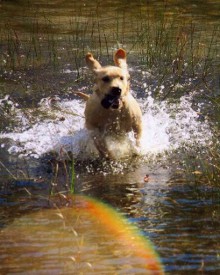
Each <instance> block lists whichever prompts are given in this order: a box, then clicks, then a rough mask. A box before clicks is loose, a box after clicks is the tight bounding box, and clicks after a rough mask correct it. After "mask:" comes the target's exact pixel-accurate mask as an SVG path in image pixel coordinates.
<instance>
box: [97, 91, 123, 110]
mask: <svg viewBox="0 0 220 275" xmlns="http://www.w3.org/2000/svg"><path fill="white" fill-rule="evenodd" d="M120 102H121V98H120V96H115V95H111V94H108V95H106V96H105V97H104V98H103V100H102V101H101V104H102V106H103V107H104V108H105V109H109V108H112V109H118V108H119V106H120Z"/></svg>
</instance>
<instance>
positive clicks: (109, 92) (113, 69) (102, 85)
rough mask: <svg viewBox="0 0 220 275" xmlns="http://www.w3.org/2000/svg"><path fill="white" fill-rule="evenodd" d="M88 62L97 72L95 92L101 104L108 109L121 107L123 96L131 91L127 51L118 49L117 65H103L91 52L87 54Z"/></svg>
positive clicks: (95, 72)
mask: <svg viewBox="0 0 220 275" xmlns="http://www.w3.org/2000/svg"><path fill="white" fill-rule="evenodd" d="M86 63H87V65H88V67H89V68H90V69H91V70H92V71H93V72H94V74H95V80H96V84H95V88H94V90H95V92H96V94H97V95H98V97H99V98H100V103H101V105H102V106H103V107H104V108H106V109H108V108H112V109H119V108H121V107H122V105H123V98H124V97H126V95H127V94H128V92H129V78H130V77H129V73H128V69H127V62H126V52H125V51H124V50H123V49H119V50H117V52H116V53H115V55H114V63H115V66H105V67H102V66H101V65H100V63H99V62H98V61H97V60H96V59H94V57H93V55H92V54H91V53H88V54H87V55H86Z"/></svg>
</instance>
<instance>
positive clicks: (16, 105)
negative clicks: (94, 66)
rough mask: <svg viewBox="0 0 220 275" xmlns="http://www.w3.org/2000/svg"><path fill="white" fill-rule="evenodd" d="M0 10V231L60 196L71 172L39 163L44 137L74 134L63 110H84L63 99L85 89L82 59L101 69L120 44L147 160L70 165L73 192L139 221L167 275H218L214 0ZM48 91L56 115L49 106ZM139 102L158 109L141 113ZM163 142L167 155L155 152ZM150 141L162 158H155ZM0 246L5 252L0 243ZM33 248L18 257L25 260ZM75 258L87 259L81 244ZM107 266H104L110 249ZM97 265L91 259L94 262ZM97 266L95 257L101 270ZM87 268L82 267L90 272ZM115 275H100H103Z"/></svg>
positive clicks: (9, 4) (219, 13)
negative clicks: (55, 100) (89, 55)
mask: <svg viewBox="0 0 220 275" xmlns="http://www.w3.org/2000/svg"><path fill="white" fill-rule="evenodd" d="M0 14H1V16H0V27H1V31H0V100H1V101H0V129H1V139H0V142H1V143H0V145H1V147H0V175H1V183H0V187H1V189H0V206H1V207H0V225H1V227H2V228H4V234H6V236H7V230H6V231H5V228H7V226H9V233H8V234H9V235H10V234H12V230H13V229H11V228H13V226H15V227H16V226H17V224H19V222H20V224H21V225H22V223H23V222H25V219H26V218H25V217H26V214H31V215H34V213H38V210H40V209H44V208H46V209H48V208H50V207H51V204H50V203H49V202H48V198H49V196H50V195H52V194H56V193H58V192H61V193H68V192H69V190H70V182H71V174H72V172H71V164H69V163H68V162H67V163H65V162H63V161H61V162H57V161H56V160H55V159H53V158H52V156H51V154H49V156H45V155H44V153H46V151H47V149H48V148H49V149H51V146H50V144H49V143H50V142H48V139H44V138H45V136H47V133H48V131H51V133H52V134H53V133H54V132H53V130H52V128H50V125H51V124H52V126H54V125H55V126H56V127H58V129H59V131H60V132H59V133H61V134H62V133H64V135H67V132H65V128H66V127H70V131H69V132H68V135H71V134H72V135H73V133H75V131H78V130H79V128H80V127H82V125H83V124H82V122H80V123H79V124H80V126H77V125H78V124H77V123H78V122H77V121H75V120H73V122H72V120H71V118H69V116H70V117H71V114H69V113H68V112H67V111H68V110H70V111H71V112H72V109H68V108H70V107H68V106H69V105H68V104H70V105H71V104H75V105H76V108H78V109H77V110H78V111H79V113H82V111H83V107H82V105H79V106H78V105H77V104H76V102H77V99H76V97H75V96H74V95H73V92H74V91H75V90H81V91H88V90H90V89H91V83H92V78H91V77H90V76H89V77H88V75H89V74H88V71H87V70H86V69H85V63H84V55H85V53H86V52H87V51H92V52H93V53H94V54H95V56H96V57H97V58H99V59H100V60H101V61H102V62H103V63H109V62H111V60H112V54H113V52H114V50H115V49H116V48H118V47H119V46H120V47H124V48H125V49H126V50H127V52H128V59H129V65H130V70H131V71H130V72H131V76H132V90H134V91H135V92H136V96H137V97H138V98H142V97H143V98H144V101H146V102H148V105H147V106H148V109H147V110H145V113H146V116H145V118H144V121H146V126H145V128H146V132H148V133H149V136H150V137H149V144H150V145H149V146H151V145H152V150H149V148H148V146H147V148H148V150H149V152H150V155H153V156H152V158H145V160H129V161H128V162H118V163H117V162H116V163H108V162H106V163H105V162H104V163H100V162H101V161H99V160H98V161H97V160H96V161H93V162H92V163H91V162H89V161H85V162H77V160H76V163H75V192H76V193H80V194H85V195H89V196H92V197H94V198H97V199H99V200H101V201H104V202H107V203H108V204H109V205H111V206H113V207H114V208H115V209H117V210H118V211H119V212H122V213H123V214H124V215H125V216H126V217H128V218H129V219H130V221H131V222H132V223H134V224H135V225H137V226H138V228H139V229H140V230H142V232H143V234H144V235H146V237H148V238H149V239H150V240H151V241H152V242H153V244H154V246H155V250H156V251H157V253H158V254H159V256H160V258H161V261H162V263H163V265H164V269H165V272H166V274H219V273H220V222H219V220H220V190H219V180H220V177H219V163H220V162H219V157H220V154H219V147H218V137H219V134H218V133H219V130H218V129H219V126H218V121H219V117H220V116H219V108H218V106H219V105H218V104H219V91H220V88H219V87H220V86H219V79H220V78H219V45H220V44H219V41H220V39H219V20H220V2H219V1H132V3H131V1H104V2H99V1H81V2H79V1H47V2H45V1H32V2H28V1H1V2H0ZM55 95H56V96H57V97H59V102H60V105H59V109H56V108H54V109H53V106H52V107H50V106H49V107H48V106H47V103H48V102H50V100H51V97H54V96H55ZM149 95H150V96H152V97H153V98H156V99H157V100H158V101H156V102H154V103H153V104H152V105H150V99H149V97H148V96H149ZM185 95H186V96H188V97H187V98H184V99H183V98H182V96H185ZM147 97H148V99H147ZM42 99H45V100H44V102H43V103H42V101H41V100H42ZM174 99H175V104H174V102H173V101H174ZM161 102H162V103H161ZM176 102H177V103H176ZM189 103H190V104H189ZM163 104H165V105H163ZM74 110H75V109H74ZM196 114H199V115H198V117H196ZM166 116H167V117H166ZM68 120H70V123H69V124H68V123H67V124H65V125H64V126H62V121H68ZM160 121H161V123H160ZM59 123H60V124H59ZM71 123H73V124H74V123H75V125H73V126H70V125H71ZM166 123H167V124H168V126H167V127H166V129H165V130H164V128H163V125H165V124H166ZM37 125H38V126H39V128H36V130H35V131H33V132H28V130H32V129H33V127H34V126H37ZM45 125H46V126H45ZM71 127H72V128H71ZM3 133H9V134H10V136H8V137H3V136H2V134H3ZM19 133H21V136H18V135H16V134H19ZM38 133H39V135H38ZM25 135H27V136H28V138H27V139H25ZM13 136H14V138H13ZM166 139H169V144H168V147H166V146H165V145H164V146H163V144H165V143H166ZM154 140H158V142H157V143H154ZM40 141H42V142H40ZM49 141H50V140H49ZM172 142H173V144H175V145H176V147H175V148H173V147H172V146H170V144H171V143H172ZM146 143H147V141H146ZM216 143H217V145H216ZM155 144H156V145H155ZM161 144H162V145H161ZM213 144H215V145H216V146H214V145H213ZM159 145H160V146H162V149H163V150H162V151H161V152H160V153H158V152H157V153H156V154H155V155H154V151H153V149H155V148H156V149H157V147H159ZM153 147H154V148H153ZM195 147H196V148H195ZM207 149H210V151H208V153H207ZM8 150H9V152H8ZM36 156H37V158H36ZM210 167H211V168H210ZM216 167H217V168H216ZM146 174H147V175H149V180H148V181H146V182H145V181H144V177H145V176H146ZM30 217H32V216H30ZM31 219H32V218H31ZM33 219H34V218H33ZM49 220H50V218H49V216H48V221H49ZM84 222H85V225H87V226H88V224H87V223H86V220H85V221H84ZM82 223H83V221H82ZM10 226H11V227H10ZM22 226H23V225H22ZM85 227H86V226H85ZM50 228H51V224H50V223H49V224H48V230H49V229H50ZM15 230H16V229H15ZM45 230H47V229H45ZM86 230H88V229H87V228H86ZM99 230H100V229H98V227H97V234H101V232H99ZM86 232H87V231H83V234H85V236H87V235H86V234H87V233H86ZM27 234H32V233H31V230H30V231H29V232H28V231H27ZM92 234H95V232H94V231H93V233H92ZM88 235H89V233H88ZM3 236H5V235H3ZM4 238H5V237H4ZM96 238H97V236H96ZM31 243H32V241H30V246H31ZM28 245H29V244H28ZM34 245H37V243H34ZM68 245H69V244H68ZM68 245H67V246H68ZM1 246H2V247H5V246H6V244H5V243H4V241H3V240H2V243H1ZM20 249H21V250H20ZM23 249H24V248H23ZM64 249H65V248H64ZM68 249H69V246H68ZM114 249H115V247H114ZM4 251H5V254H7V253H9V250H8V251H7V250H4ZM21 251H22V245H20V247H19V248H18V247H17V249H15V250H14V252H13V253H12V252H11V253H12V254H13V256H14V257H18V256H20V255H21ZM32 252H33V251H29V250H25V253H27V254H26V256H27V257H28V256H29V254H28V253H30V257H31V255H32V254H31V253H32ZM16 253H17V254H18V255H16ZM41 253H43V252H42V251H41ZM84 255H87V256H88V258H89V257H90V256H91V255H92V252H91V251H90V249H89V247H87V248H86V250H85V251H84ZM45 258H46V259H47V260H48V262H46V264H47V267H46V268H48V270H52V269H51V266H50V259H48V258H47V254H46V253H45ZM106 258H107V259H108V260H109V261H110V262H111V260H112V265H114V259H115V258H112V254H111V253H110V252H109V254H107V255H106ZM119 259H120V257H119ZM25 260H26V258H25ZM99 260H100V258H99V257H98V256H97V258H96V259H95V261H96V262H98V261H99ZM115 260H116V259H115ZM8 261H9V262H10V257H9V258H8ZM106 261H107V260H106ZM88 262H89V260H88ZM11 263H13V261H11ZM104 263H105V261H104ZM6 265H8V264H7V261H6V262H5V266H3V267H2V270H3V271H4V270H7V273H10V272H12V270H13V266H12V269H11V271H10V265H9V267H7V268H9V269H4V268H5V267H6ZM107 266H108V268H110V267H109V265H108V264H106V266H105V265H103V262H101V261H100V270H106V269H105V268H106V267H107ZM87 268H88V265H87V267H85V268H84V267H82V269H81V270H83V272H88V269H87ZM26 272H29V273H31V269H30V270H28V269H27V270H26ZM54 272H55V271H54ZM100 272H101V271H100ZM113 272H114V270H111V269H109V272H108V271H106V273H105V274H114V273H113ZM115 272H116V271H115ZM32 273H34V271H33V270H32ZM42 274H43V273H42ZM103 274H104V273H103ZM119 274H121V273H119ZM131 274H132V273H131ZM133 274H134V273H133ZM137 274H143V271H140V273H138V272H137Z"/></svg>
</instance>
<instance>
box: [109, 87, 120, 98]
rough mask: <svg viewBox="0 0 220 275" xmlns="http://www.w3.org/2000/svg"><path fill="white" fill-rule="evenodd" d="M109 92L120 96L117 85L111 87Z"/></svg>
mask: <svg viewBox="0 0 220 275" xmlns="http://www.w3.org/2000/svg"><path fill="white" fill-rule="evenodd" d="M111 94H112V95H113V96H120V95H121V89H120V88H119V87H112V89H111Z"/></svg>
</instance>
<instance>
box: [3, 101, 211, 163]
mask: <svg viewBox="0 0 220 275" xmlns="http://www.w3.org/2000/svg"><path fill="white" fill-rule="evenodd" d="M55 101H56V104H55V105H53V104H51V99H44V100H42V101H41V102H40V106H39V108H38V111H39V112H38V113H41V112H42V111H44V112H45V111H46V113H48V114H49V115H48V117H46V118H43V117H41V119H40V120H39V121H37V122H35V123H34V124H33V125H31V124H30V123H29V125H28V126H29V128H27V120H26V119H24V117H25V114H23V116H21V109H19V111H18V115H17V117H16V119H20V123H21V126H19V128H16V130H15V131H14V132H9V133H2V134H0V138H9V139H10V140H11V142H12V145H11V146H10V147H9V152H10V153H13V154H18V155H19V156H20V157H26V156H33V157H36V158H38V157H41V156H42V155H44V154H46V153H51V152H57V153H58V155H59V156H60V157H65V156H66V152H71V153H72V154H73V156H74V157H75V158H80V159H86V158H96V157H98V152H97V150H96V148H95V146H94V143H93V139H92V138H91V133H90V132H89V131H87V130H86V129H84V118H83V112H84V105H85V103H84V102H81V101H79V100H69V101H68V100H63V101H59V99H56V100H55ZM52 102H53V101H52ZM139 103H140V105H141V108H142V111H143V137H142V140H141V147H140V148H139V149H138V148H136V147H135V145H134V138H133V135H132V134H130V135H128V136H127V137H124V138H122V137H116V136H111V137H107V138H106V140H107V144H108V146H109V150H110V151H111V152H112V153H113V154H114V156H115V158H117V159H118V158H124V157H129V156H131V155H133V154H134V153H135V154H140V155H142V156H143V155H148V154H158V153H161V152H164V151H167V150H173V149H175V148H178V147H179V146H182V144H189V145H190V144H192V143H197V144H198V143H200V144H205V143H206V142H207V140H211V131H210V127H209V125H208V123H207V122H206V123H204V122H200V121H199V115H198V113H197V112H196V111H194V110H193V108H192V104H191V98H190V96H187V97H182V98H181V100H180V102H179V103H178V104H171V105H170V104H167V103H166V102H162V103H161V102H160V103H159V102H156V101H155V100H154V99H153V98H152V97H151V96H148V97H147V98H146V99H142V100H139ZM13 111H14V110H13ZM35 113H36V112H35ZM23 121H25V123H24V124H23V125H22V122H23ZM29 121H30V120H29Z"/></svg>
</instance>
